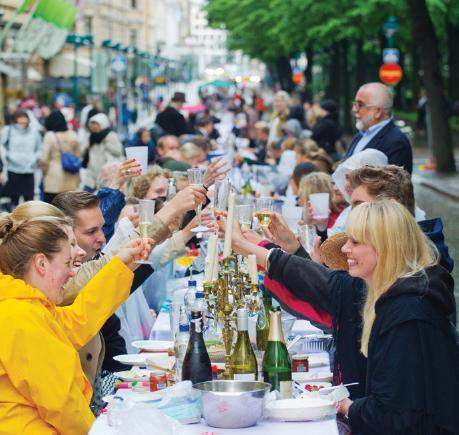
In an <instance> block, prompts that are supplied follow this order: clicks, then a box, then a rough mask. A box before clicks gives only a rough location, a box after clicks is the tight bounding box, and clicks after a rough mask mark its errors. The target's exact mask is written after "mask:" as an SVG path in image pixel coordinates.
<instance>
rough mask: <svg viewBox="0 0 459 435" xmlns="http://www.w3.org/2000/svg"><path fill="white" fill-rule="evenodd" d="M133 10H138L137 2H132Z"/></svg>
mask: <svg viewBox="0 0 459 435" xmlns="http://www.w3.org/2000/svg"><path fill="white" fill-rule="evenodd" d="M131 8H132V9H136V8H137V0H131Z"/></svg>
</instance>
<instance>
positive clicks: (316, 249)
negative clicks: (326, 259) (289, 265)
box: [309, 236, 323, 264]
mask: <svg viewBox="0 0 459 435" xmlns="http://www.w3.org/2000/svg"><path fill="white" fill-rule="evenodd" d="M320 242H321V239H320V237H319V236H317V237H315V238H314V243H313V245H312V250H311V252H310V253H309V256H310V257H311V260H312V261H314V262H316V263H319V264H323V262H322V258H321V257H320Z"/></svg>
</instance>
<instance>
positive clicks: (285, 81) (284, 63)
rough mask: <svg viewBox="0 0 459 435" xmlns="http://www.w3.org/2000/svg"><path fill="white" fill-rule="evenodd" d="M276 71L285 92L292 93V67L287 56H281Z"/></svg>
mask: <svg viewBox="0 0 459 435" xmlns="http://www.w3.org/2000/svg"><path fill="white" fill-rule="evenodd" d="M276 70H277V77H278V80H279V84H280V85H281V88H282V89H283V90H284V91H287V92H289V93H290V92H292V90H293V82H292V66H291V65H290V59H289V58H288V57H287V56H281V57H279V58H278V59H277V61H276Z"/></svg>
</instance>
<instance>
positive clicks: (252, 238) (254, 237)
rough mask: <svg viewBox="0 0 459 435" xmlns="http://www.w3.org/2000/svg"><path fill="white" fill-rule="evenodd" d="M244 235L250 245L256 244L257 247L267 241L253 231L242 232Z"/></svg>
mask: <svg viewBox="0 0 459 435" xmlns="http://www.w3.org/2000/svg"><path fill="white" fill-rule="evenodd" d="M242 235H243V236H244V238H245V239H246V240H248V241H249V242H250V243H254V244H255V245H258V244H259V243H261V242H263V241H264V240H266V239H265V238H264V237H262V236H260V234H258V233H257V232H256V231H253V230H242Z"/></svg>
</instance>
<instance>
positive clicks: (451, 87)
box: [446, 23, 459, 101]
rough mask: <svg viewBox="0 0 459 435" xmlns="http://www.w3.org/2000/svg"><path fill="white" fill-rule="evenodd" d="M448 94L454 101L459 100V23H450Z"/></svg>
mask: <svg viewBox="0 0 459 435" xmlns="http://www.w3.org/2000/svg"><path fill="white" fill-rule="evenodd" d="M446 31H447V35H448V66H449V78H448V95H449V97H450V98H451V100H452V101H459V80H458V78H459V43H458V41H459V25H457V24H456V25H455V24H452V23H448V25H447V27H446Z"/></svg>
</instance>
